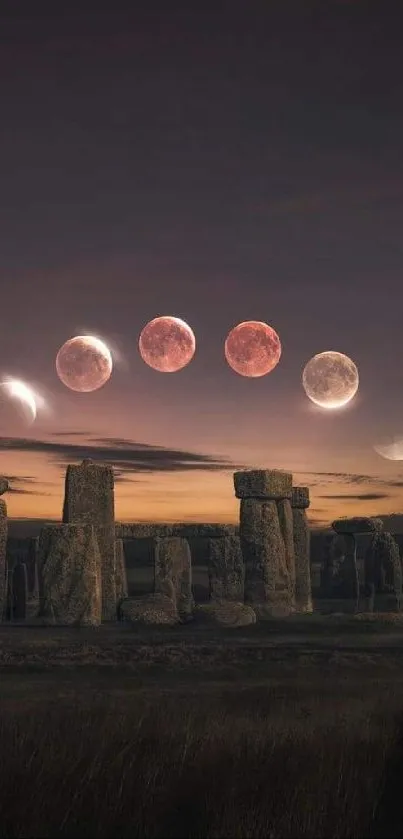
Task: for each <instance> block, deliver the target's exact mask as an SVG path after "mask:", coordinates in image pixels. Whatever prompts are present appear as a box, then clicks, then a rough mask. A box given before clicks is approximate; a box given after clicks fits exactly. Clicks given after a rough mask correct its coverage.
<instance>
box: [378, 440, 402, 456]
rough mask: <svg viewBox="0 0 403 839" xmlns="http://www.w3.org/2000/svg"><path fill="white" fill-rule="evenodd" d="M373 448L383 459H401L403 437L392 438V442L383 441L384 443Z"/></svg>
mask: <svg viewBox="0 0 403 839" xmlns="http://www.w3.org/2000/svg"><path fill="white" fill-rule="evenodd" d="M373 448H374V451H376V453H377V454H380V455H381V457H384V458H385V460H403V439H400V440H394V441H393V443H389V444H386V443H385V445H379V446H374V447H373Z"/></svg>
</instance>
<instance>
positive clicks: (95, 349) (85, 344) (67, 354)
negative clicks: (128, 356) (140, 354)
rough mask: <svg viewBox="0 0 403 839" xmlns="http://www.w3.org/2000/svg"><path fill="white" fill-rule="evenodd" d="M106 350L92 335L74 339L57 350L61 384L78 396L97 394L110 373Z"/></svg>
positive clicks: (109, 361) (108, 353)
mask: <svg viewBox="0 0 403 839" xmlns="http://www.w3.org/2000/svg"><path fill="white" fill-rule="evenodd" d="M112 366H113V364H112V356H111V354H110V352H109V349H108V347H107V346H106V344H104V342H103V341H100V339H99V338H95V337H94V336H92V335H77V336H76V337H75V338H70V339H69V340H68V341H66V343H65V344H63V346H62V347H60V350H59V352H58V354H57V356H56V370H57V375H58V376H59V379H60V381H61V382H63V384H64V385H65V386H66V387H68V388H70V390H75V391H76V392H78V393H90V392H91V391H93V390H99V388H100V387H102V386H103V385H104V384H106V382H107V381H108V379H110V376H111V373H112Z"/></svg>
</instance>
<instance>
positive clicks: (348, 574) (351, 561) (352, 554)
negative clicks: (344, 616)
mask: <svg viewBox="0 0 403 839" xmlns="http://www.w3.org/2000/svg"><path fill="white" fill-rule="evenodd" d="M344 542H345V546H346V553H345V558H344V567H345V580H346V594H347V597H349V598H351V599H353V600H355V608H356V610H357V609H358V605H359V599H360V583H359V579H358V567H357V542H356V538H355V535H354V533H345V534H344Z"/></svg>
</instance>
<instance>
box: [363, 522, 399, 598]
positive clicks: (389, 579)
mask: <svg viewBox="0 0 403 839" xmlns="http://www.w3.org/2000/svg"><path fill="white" fill-rule="evenodd" d="M364 569H365V593H366V596H367V600H368V603H367V607H368V611H369V612H372V611H374V609H375V610H376V609H377V605H378V604H377V595H381V594H385V593H390V594H393V595H394V597H395V610H396V611H400V610H401V608H402V605H403V604H402V564H401V560H400V554H399V546H398V544H397V542H396V540H395V539H394V538H393V536H392V534H391V533H389V532H387V531H383V532H382V531H378V532H377V533H375V534H374V536H373V539H372V541H371V544H370V546H369V547H368V549H367V551H366V554H365V560H364Z"/></svg>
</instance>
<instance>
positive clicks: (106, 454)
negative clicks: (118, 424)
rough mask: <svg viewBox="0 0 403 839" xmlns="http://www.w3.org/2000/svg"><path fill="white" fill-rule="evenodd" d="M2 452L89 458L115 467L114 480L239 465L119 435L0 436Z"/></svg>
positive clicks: (63, 459)
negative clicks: (73, 438)
mask: <svg viewBox="0 0 403 839" xmlns="http://www.w3.org/2000/svg"><path fill="white" fill-rule="evenodd" d="M75 435H76V436H78V432H75ZM0 449H1V450H3V451H5V452H11V451H14V452H30V453H32V454H43V455H45V456H46V457H47V458H49V460H50V461H52V462H53V463H56V464H58V465H60V466H65V465H66V464H67V463H70V462H74V461H77V460H78V461H81V460H83V459H84V458H92V459H93V460H94V461H98V462H102V463H108V464H111V465H114V466H116V468H117V473H118V480H119V478H120V480H122V479H123V477H124V476H126V473H131V472H138V473H149V472H188V471H191V470H209V471H227V470H233V469H237V468H242V466H239V464H235V463H233V462H232V461H230V460H228V459H227V458H225V457H215V456H212V455H207V454H200V453H197V452H190V451H182V450H180V449H170V448H165V447H163V446H152V445H148V444H146V443H139V442H135V441H132V440H125V439H119V438H112V439H106V438H93V439H90V440H88V441H86V442H83V443H75V442H74V443H72V442H61V441H60V442H59V441H53V440H50V441H49V440H35V439H30V438H23V437H20V438H18V437H0Z"/></svg>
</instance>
